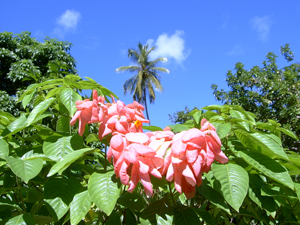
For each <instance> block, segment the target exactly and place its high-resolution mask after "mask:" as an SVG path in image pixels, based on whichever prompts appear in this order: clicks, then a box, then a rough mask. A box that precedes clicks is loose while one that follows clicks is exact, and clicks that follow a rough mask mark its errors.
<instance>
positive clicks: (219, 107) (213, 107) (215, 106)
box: [202, 105, 222, 111]
mask: <svg viewBox="0 0 300 225" xmlns="http://www.w3.org/2000/svg"><path fill="white" fill-rule="evenodd" d="M221 108H222V106H221V105H209V106H205V107H202V109H204V110H217V111H218V110H221Z"/></svg>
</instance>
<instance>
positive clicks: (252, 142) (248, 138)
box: [234, 130, 288, 160]
mask: <svg viewBox="0 0 300 225" xmlns="http://www.w3.org/2000/svg"><path fill="white" fill-rule="evenodd" d="M234 133H235V134H236V136H237V138H238V139H239V140H240V141H241V142H242V144H243V145H244V146H245V147H248V148H249V149H251V150H255V151H257V152H261V153H262V154H264V155H266V156H269V157H270V158H281V159H284V160H288V157H287V155H286V153H285V152H284V150H283V148H282V147H281V146H279V145H278V143H277V142H276V141H274V140H273V139H272V138H270V137H268V136H266V135H264V134H262V133H249V132H246V131H244V130H235V131H234Z"/></svg>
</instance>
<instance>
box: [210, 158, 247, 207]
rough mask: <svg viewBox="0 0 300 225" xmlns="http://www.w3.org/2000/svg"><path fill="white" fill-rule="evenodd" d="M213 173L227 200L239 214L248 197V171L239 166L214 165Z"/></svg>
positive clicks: (229, 164) (230, 164)
mask: <svg viewBox="0 0 300 225" xmlns="http://www.w3.org/2000/svg"><path fill="white" fill-rule="evenodd" d="M212 172H213V174H214V176H215V178H216V179H217V180H218V181H219V182H220V184H221V191H222V193H223V196H224V198H225V200H226V201H227V202H228V204H229V205H231V206H232V207H233V208H234V209H235V210H236V211H237V212H238V211H239V208H240V207H241V205H242V203H243V201H244V198H245V197H246V194H247V191H248V187H249V177H248V173H247V171H246V170H245V169H244V168H243V167H241V166H239V165H237V164H232V163H228V164H213V165H212Z"/></svg>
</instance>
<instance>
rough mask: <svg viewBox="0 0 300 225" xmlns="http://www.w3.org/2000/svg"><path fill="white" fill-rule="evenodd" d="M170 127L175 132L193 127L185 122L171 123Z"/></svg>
mask: <svg viewBox="0 0 300 225" xmlns="http://www.w3.org/2000/svg"><path fill="white" fill-rule="evenodd" d="M168 127H170V128H171V130H172V131H173V132H174V133H179V132H181V131H185V130H189V129H191V128H190V127H188V126H185V125H183V124H175V125H169V126H168Z"/></svg>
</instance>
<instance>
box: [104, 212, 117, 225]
mask: <svg viewBox="0 0 300 225" xmlns="http://www.w3.org/2000/svg"><path fill="white" fill-rule="evenodd" d="M105 225H121V215H120V213H118V212H116V211H114V212H112V214H110V215H109V217H108V219H107V220H106V221H105Z"/></svg>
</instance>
